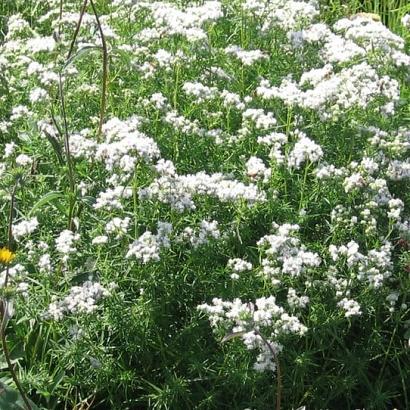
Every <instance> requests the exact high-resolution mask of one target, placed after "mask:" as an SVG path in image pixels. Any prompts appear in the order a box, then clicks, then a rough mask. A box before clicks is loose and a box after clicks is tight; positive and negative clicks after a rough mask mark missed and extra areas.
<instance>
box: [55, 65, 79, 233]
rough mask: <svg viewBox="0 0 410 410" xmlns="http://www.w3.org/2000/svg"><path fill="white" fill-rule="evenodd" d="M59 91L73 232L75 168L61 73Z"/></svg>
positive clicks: (70, 223)
mask: <svg viewBox="0 0 410 410" xmlns="http://www.w3.org/2000/svg"><path fill="white" fill-rule="evenodd" d="M58 89H59V92H60V101H61V112H62V115H63V124H64V148H65V152H66V157H67V169H68V180H69V183H70V201H69V209H68V229H70V230H73V213H74V205H75V178H74V167H73V160H72V157H71V152H70V138H69V135H68V126H67V115H66V111H65V101H64V90H63V82H62V79H61V73H60V75H59V82H58Z"/></svg>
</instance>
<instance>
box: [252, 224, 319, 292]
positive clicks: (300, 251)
mask: <svg viewBox="0 0 410 410" xmlns="http://www.w3.org/2000/svg"><path fill="white" fill-rule="evenodd" d="M272 226H273V229H274V231H275V234H271V235H265V236H263V237H262V238H261V239H260V240H259V241H258V242H257V245H258V247H260V248H261V249H262V250H263V252H264V254H265V257H264V258H263V259H262V267H263V268H262V274H263V275H264V276H266V277H267V278H270V279H271V280H272V283H273V284H278V283H280V282H281V276H282V275H290V276H293V277H295V276H300V275H301V274H302V273H304V272H305V271H306V270H307V269H308V268H314V267H318V266H319V265H320V263H321V259H320V257H319V255H318V254H317V253H314V252H310V251H307V250H306V249H305V248H304V247H303V246H302V245H301V243H300V240H299V239H298V238H296V237H295V236H294V235H295V233H296V232H297V231H298V230H299V226H298V225H292V224H283V225H278V224H276V223H273V224H272Z"/></svg>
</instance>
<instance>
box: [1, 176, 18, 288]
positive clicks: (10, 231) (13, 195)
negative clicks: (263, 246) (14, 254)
mask: <svg viewBox="0 0 410 410" xmlns="http://www.w3.org/2000/svg"><path fill="white" fill-rule="evenodd" d="M17 183H18V182H16V183H15V185H14V187H13V191H12V192H11V199H10V211H9V224H8V229H7V247H8V249H9V250H11V247H12V243H13V216H14V202H15V199H16V190H17ZM8 281H9V264H7V265H6V276H5V278H4V287H5V288H6V287H7V284H8Z"/></svg>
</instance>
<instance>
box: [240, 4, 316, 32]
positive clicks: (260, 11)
mask: <svg viewBox="0 0 410 410" xmlns="http://www.w3.org/2000/svg"><path fill="white" fill-rule="evenodd" d="M242 7H243V9H244V11H247V12H249V13H252V14H254V15H256V16H257V17H258V18H259V19H261V23H262V27H261V31H262V32H267V31H269V30H271V29H272V28H275V27H276V28H280V29H282V30H284V31H289V30H295V29H297V28H300V27H301V26H304V25H308V24H309V23H310V22H312V21H313V20H314V19H315V18H316V17H317V16H318V15H319V8H318V3H317V2H316V1H315V0H308V1H297V0H246V1H245V2H244V3H243V6H242Z"/></svg>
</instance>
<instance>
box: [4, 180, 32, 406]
mask: <svg viewBox="0 0 410 410" xmlns="http://www.w3.org/2000/svg"><path fill="white" fill-rule="evenodd" d="M17 184H18V181H17V182H16V183H15V185H14V188H13V191H12V193H11V199H10V212H9V221H8V222H9V224H8V238H7V242H8V245H7V246H8V248H9V250H10V248H11V245H12V241H13V215H14V202H15V198H16V190H17ZM8 279H9V264H7V265H6V277H5V278H4V287H5V288H6V287H7V284H8ZM0 313H1V326H0V338H1V346H2V348H3V353H4V357H5V359H6V362H7V367H8V369H9V371H10V374H11V377H12V378H13V381H14V384H15V385H16V386H17V389H18V390H19V392H20V394H21V397H22V399H23V401H24V403H25V405H26V406H27V409H28V410H31V405H30V403H29V401H28V399H27V397H26V394H25V393H24V390H23V387H22V386H21V384H20V382H19V380H18V377H17V374H16V371H15V370H14V367H13V364H12V363H11V359H10V351H9V349H8V346H7V340H6V326H7V319H8V318H7V305H6V301H5V300H2V301H1V305H0Z"/></svg>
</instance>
